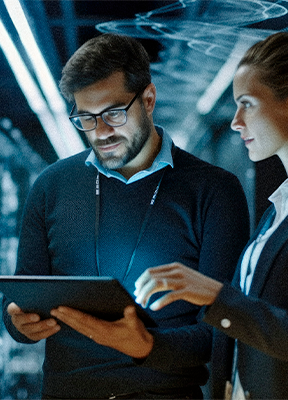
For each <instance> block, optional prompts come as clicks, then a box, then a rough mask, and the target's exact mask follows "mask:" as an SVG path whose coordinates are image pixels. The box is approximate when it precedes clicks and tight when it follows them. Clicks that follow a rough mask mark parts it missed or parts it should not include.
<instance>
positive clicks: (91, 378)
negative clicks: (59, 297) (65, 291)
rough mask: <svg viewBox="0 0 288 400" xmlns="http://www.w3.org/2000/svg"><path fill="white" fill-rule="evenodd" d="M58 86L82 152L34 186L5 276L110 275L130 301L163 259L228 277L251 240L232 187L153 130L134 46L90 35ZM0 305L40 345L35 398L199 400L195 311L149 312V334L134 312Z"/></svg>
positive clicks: (202, 333) (19, 333) (21, 333)
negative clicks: (39, 385) (43, 316)
mask: <svg viewBox="0 0 288 400" xmlns="http://www.w3.org/2000/svg"><path fill="white" fill-rule="evenodd" d="M60 87H61V90H62V93H63V95H64V96H65V97H66V98H67V99H68V100H70V101H75V104H74V106H73V109H72V112H71V116H70V119H71V121H72V122H73V123H74V124H75V126H76V127H77V128H78V129H80V130H82V131H84V132H85V134H86V136H87V139H88V141H89V142H90V145H91V147H92V151H91V150H87V151H84V152H82V153H80V154H78V155H76V156H73V157H70V158H68V159H65V160H61V161H58V162H57V163H55V164H54V165H52V166H50V167H49V168H48V169H47V170H46V171H44V172H43V173H42V174H41V175H40V177H39V178H38V179H37V181H36V183H35V185H34V187H33V188H32V190H31V193H30V195H29V198H28V201H27V204H26V208H25V213H24V217H23V223H22V231H21V237H20V243H19V250H18V261H17V270H16V273H17V274H32V275H50V274H51V275H86V276H95V275H100V276H113V277H115V278H117V279H118V280H119V281H120V282H121V283H122V284H123V285H124V286H125V288H126V289H127V290H128V291H129V292H130V293H131V294H132V293H133V291H134V283H135V281H136V279H137V278H138V277H139V276H140V275H141V273H142V272H143V271H144V270H145V269H146V268H147V267H151V266H154V265H159V264H163V263H167V262H171V261H174V260H177V261H181V262H184V263H185V264H186V265H188V266H189V267H191V268H195V269H197V270H199V271H201V272H203V273H206V274H208V275H210V276H211V277H213V278H217V279H219V280H222V281H223V280H225V279H230V278H231V277H232V275H233V272H234V271H233V268H231V266H233V265H235V264H236V260H237V258H238V256H239V253H240V251H241V249H242V247H243V246H244V243H245V242H246V240H247V237H248V232H249V222H248V219H249V218H248V211H247V205H246V200H245V196H244V194H243V190H242V188H241V186H240V184H239V182H238V180H237V178H236V177H234V176H233V175H231V174H230V173H228V172H226V171H224V170H222V169H220V168H216V167H214V166H211V165H209V164H207V163H205V162H203V161H201V160H199V159H197V158H195V157H194V156H192V155H191V154H188V153H186V152H184V151H182V150H180V149H179V148H177V147H176V146H175V145H174V144H173V143H172V141H171V139H170V137H169V136H168V135H167V133H166V132H165V131H164V130H163V129H162V128H160V127H157V126H155V125H154V123H153V118H152V114H153V111H154V107H155V101H156V89H155V86H154V84H153V83H151V76H150V65H149V58H148V55H147V53H146V51H145V50H144V48H143V47H142V45H141V44H140V43H138V42H137V41H136V40H135V39H133V38H129V37H127V36H121V35H114V34H105V35H101V36H99V37H96V38H94V39H91V40H90V41H88V42H87V43H85V44H84V45H83V46H82V47H81V48H80V49H79V50H78V51H77V52H76V53H75V54H74V55H73V56H72V57H71V59H70V60H69V61H68V63H67V64H66V66H65V68H64V70H63V76H62V79H61V82H60ZM95 193H96V194H95ZM9 303H10V304H9ZM4 307H5V308H4V309H6V308H7V307H8V311H7V312H4V319H5V323H6V326H7V329H8V330H9V332H10V333H11V335H12V336H13V337H14V338H15V339H16V340H18V341H22V342H24V343H33V342H35V341H38V340H41V339H47V342H46V355H45V362H44V379H43V389H42V392H43V398H63V399H64V398H69V399H72V398H77V399H84V398H85V399H89V398H94V399H96V398H133V399H137V398H149V399H151V398H157V399H159V398H165V399H167V398H177V399H180V398H183V399H184V398H190V399H199V398H201V397H202V392H201V389H200V385H205V383H206V382H207V379H208V373H207V368H206V366H205V363H207V362H208V361H209V358H210V351H211V335H212V332H211V328H209V327H208V325H206V324H204V323H197V314H198V311H199V308H198V307H195V306H192V305H189V304H188V303H187V304H186V303H184V302H179V303H177V304H174V305H173V306H171V307H170V308H167V309H166V310H165V312H163V313H161V312H160V313H157V316H156V322H157V324H158V326H157V328H153V329H152V328H151V329H147V328H146V327H145V326H144V324H143V323H142V321H141V320H140V319H139V318H138V317H137V315H136V312H135V310H134V308H133V307H127V308H126V309H125V312H124V316H123V318H122V319H120V320H118V321H115V322H107V321H103V320H99V319H97V318H95V317H92V316H90V315H87V314H85V313H82V312H79V311H77V310H72V309H69V308H67V307H59V308H58V309H57V310H52V311H51V314H52V317H51V319H48V320H44V321H40V318H39V316H38V315H36V314H25V313H23V312H22V311H21V310H20V309H19V307H18V306H17V305H16V304H14V303H11V302H9V300H6V301H5V303H4ZM58 320H60V321H62V322H64V323H65V324H61V326H60V325H59V323H58V322H57V321H58ZM71 328H72V329H71Z"/></svg>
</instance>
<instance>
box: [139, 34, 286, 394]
mask: <svg viewBox="0 0 288 400" xmlns="http://www.w3.org/2000/svg"><path fill="white" fill-rule="evenodd" d="M233 91H234V99H235V102H236V105H237V111H236V114H235V116H234V119H233V121H232V123H231V127H232V129H233V130H235V131H238V132H239V133H240V134H241V138H242V139H243V140H244V143H245V146H246V147H247V149H248V151H249V158H250V159H251V160H252V161H260V160H263V159H265V158H268V157H270V156H273V155H275V154H277V155H278V156H279V158H280V159H281V161H282V163H283V165H284V167H285V169H286V172H288V33H284V32H280V33H276V34H273V35H271V36H269V37H268V38H266V39H265V40H263V41H261V42H259V43H256V44H255V45H253V46H252V47H251V48H250V49H249V50H248V51H247V52H246V54H245V55H244V57H243V58H242V60H241V61H240V63H239V66H238V69H237V72H236V74H235V77H234V82H233ZM269 200H270V201H271V202H272V203H273V204H272V205H271V206H270V208H269V209H268V210H267V211H266V212H265V214H264V216H263V218H262V219H261V221H260V224H259V226H258V228H257V230H256V232H255V233H254V235H253V237H252V238H251V240H250V241H249V243H248V244H247V246H246V248H245V249H244V251H243V253H242V256H241V257H240V260H239V263H238V267H237V270H236V273H235V276H234V280H233V283H232V285H229V284H222V283H220V282H218V281H216V280H214V279H211V278H209V277H207V276H204V275H202V274H200V273H199V272H197V271H194V270H191V269H189V268H187V267H185V266H184V265H181V264H177V263H174V264H170V265H164V266H160V267H156V268H152V269H149V270H147V271H146V272H144V273H143V274H142V275H141V276H140V278H139V279H138V280H137V282H136V290H135V295H136V296H137V302H139V303H141V304H142V305H143V306H147V304H148V301H149V299H150V297H151V296H152V294H154V293H156V292H160V291H169V292H168V293H166V294H165V295H164V296H162V297H161V298H158V300H156V301H155V300H154V302H152V304H151V305H150V308H151V309H152V310H159V309H160V308H162V307H164V306H166V305H167V304H169V303H171V302H173V301H175V300H179V299H182V300H187V301H189V302H191V303H194V304H197V305H203V306H205V305H206V306H209V307H206V308H204V309H203V320H204V321H205V322H207V323H208V324H211V325H213V326H214V327H216V328H217V330H216V331H215V337H214V352H213V357H212V383H213V384H212V392H213V393H212V395H213V398H223V396H224V386H225V380H229V381H231V382H232V383H233V389H232V388H231V387H232V385H231V384H230V382H228V383H226V392H229V391H230V393H231V392H232V391H233V393H232V399H233V400H234V399H235V400H236V399H237V400H238V399H245V398H246V399H247V398H249V399H287V398H288V217H287V215H288V180H286V181H285V182H284V183H282V185H281V186H280V187H279V188H278V189H277V190H276V191H275V192H274V193H273V194H272V195H271V196H270V198H269ZM219 331H222V332H224V333H225V334H226V335H227V336H226V335H223V333H221V332H219ZM231 338H233V339H237V341H236V342H235V343H236V344H234V340H231ZM234 349H235V350H234ZM236 353H237V354H236ZM219 356H220V358H219ZM232 359H233V361H234V362H232ZM232 364H234V368H233V366H232ZM227 389H228V390H227Z"/></svg>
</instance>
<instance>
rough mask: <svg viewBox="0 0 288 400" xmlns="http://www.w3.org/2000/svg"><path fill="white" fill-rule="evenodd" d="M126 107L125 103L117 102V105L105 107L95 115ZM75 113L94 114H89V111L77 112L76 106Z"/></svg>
mask: <svg viewBox="0 0 288 400" xmlns="http://www.w3.org/2000/svg"><path fill="white" fill-rule="evenodd" d="M125 105H126V103H123V102H121V103H120V102H118V103H115V104H112V105H111V106H108V107H106V108H104V109H103V110H102V111H100V113H97V114H96V115H98V114H102V113H104V112H106V111H109V110H114V108H118V107H124V106H125ZM76 111H77V114H94V113H91V112H90V111H87V110H81V109H80V110H78V108H77V106H76Z"/></svg>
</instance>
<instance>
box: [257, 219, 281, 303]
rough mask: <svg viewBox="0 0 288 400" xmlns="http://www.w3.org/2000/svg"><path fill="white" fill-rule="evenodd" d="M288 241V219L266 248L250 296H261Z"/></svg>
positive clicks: (259, 262)
mask: <svg viewBox="0 0 288 400" xmlns="http://www.w3.org/2000/svg"><path fill="white" fill-rule="evenodd" d="M287 239H288V217H286V218H285V219H284V221H283V222H282V223H281V224H280V226H279V227H278V228H277V229H276V231H275V232H274V233H273V234H272V236H271V237H270V238H269V239H268V241H267V243H266V245H265V246H264V248H263V250H262V253H261V255H260V258H259V260H258V263H257V266H256V269H255V273H254V276H253V280H252V284H251V289H250V292H249V295H251V296H257V297H258V296H259V295H260V293H261V290H262V288H263V286H264V284H265V282H266V279H267V275H268V273H269V271H270V269H271V267H272V264H273V261H274V259H275V258H276V257H277V254H278V252H279V251H280V249H281V247H282V246H283V245H284V243H285V242H286V241H287Z"/></svg>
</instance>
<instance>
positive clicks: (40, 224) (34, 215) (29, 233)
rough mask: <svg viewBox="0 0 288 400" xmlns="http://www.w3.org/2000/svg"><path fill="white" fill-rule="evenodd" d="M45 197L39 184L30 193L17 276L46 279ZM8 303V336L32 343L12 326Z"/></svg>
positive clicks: (9, 301) (24, 219) (5, 316)
mask: <svg viewBox="0 0 288 400" xmlns="http://www.w3.org/2000/svg"><path fill="white" fill-rule="evenodd" d="M43 201H44V195H43V191H42V189H41V184H40V183H36V185H35V186H34V187H33V188H32V189H31V191H30V194H29V196H28V199H27V202H26V205H25V208H24V214H23V219H22V226H21V231H20V241H19V246H18V255H17V267H16V272H15V274H16V275H49V274H50V261H49V256H48V249H47V239H46V230H45V223H44V215H45V214H44V213H43V207H44V204H43ZM10 303H11V300H10V299H8V298H7V297H4V298H3V321H4V324H5V326H6V329H7V330H8V332H9V333H10V335H11V336H12V337H13V339H15V340H16V341H18V342H21V343H27V344H30V343H35V342H34V341H32V340H30V339H28V338H27V337H26V336H24V335H22V334H21V333H20V332H19V331H18V330H17V329H16V328H15V327H14V325H13V323H12V321H11V317H10V315H9V314H8V312H7V307H8V305H9V304H10Z"/></svg>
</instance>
